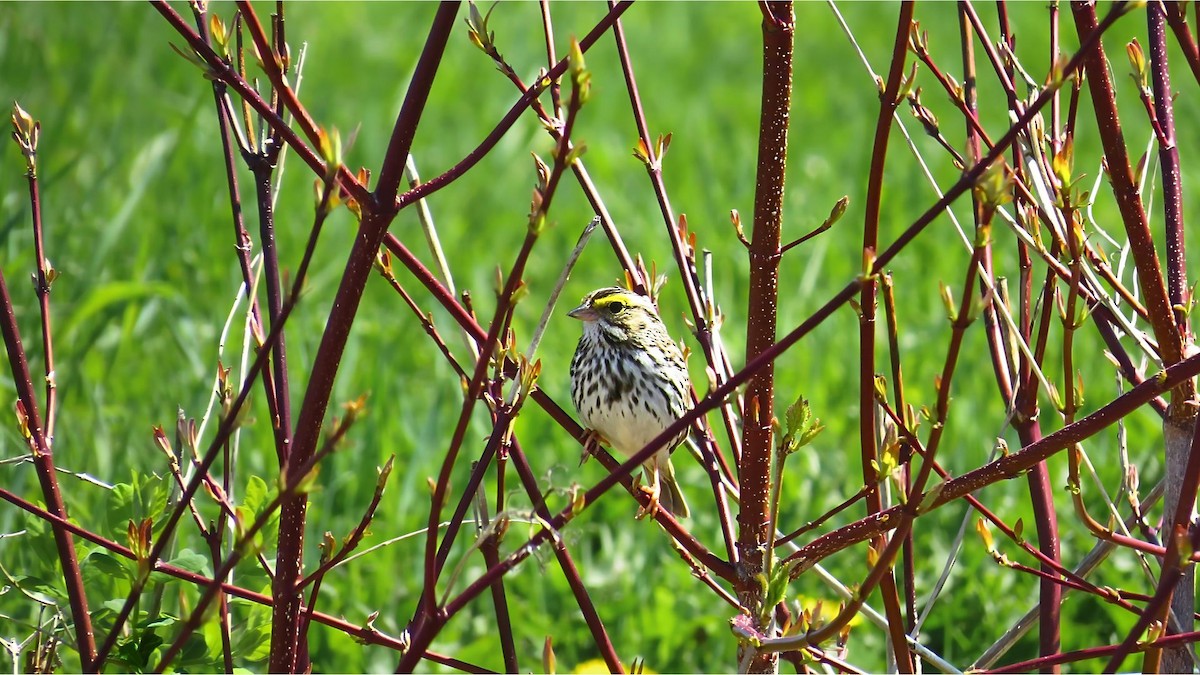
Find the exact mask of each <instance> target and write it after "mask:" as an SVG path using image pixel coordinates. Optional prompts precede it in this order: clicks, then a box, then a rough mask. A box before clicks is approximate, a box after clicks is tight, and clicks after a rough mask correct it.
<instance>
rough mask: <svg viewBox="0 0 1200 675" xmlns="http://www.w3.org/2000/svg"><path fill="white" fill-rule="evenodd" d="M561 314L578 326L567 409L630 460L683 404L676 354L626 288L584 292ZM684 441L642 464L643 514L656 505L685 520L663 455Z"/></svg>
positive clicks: (684, 374) (686, 402)
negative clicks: (570, 406) (575, 304)
mask: <svg viewBox="0 0 1200 675" xmlns="http://www.w3.org/2000/svg"><path fill="white" fill-rule="evenodd" d="M567 316H570V317H572V318H575V319H579V320H580V321H582V322H583V337H581V338H580V339H579V346H578V347H576V348H575V358H573V359H571V400H572V401H573V402H574V403H575V409H576V410H578V411H579V417H580V418H581V420H582V421H583V425H584V426H585V427H588V428H589V429H591V430H592V431H593V432H595V433H596V434H598V435H600V436H602V437H603V438H604V440H606V441H607V442H608V443H609V444H611V445H612V447H613V448H615V449H616V450H618V451H619V452H621V453H622V454H624V455H626V456H631V455H633V454H634V453H636V452H637V451H639V450H641V449H642V448H644V447H646V444H647V443H649V442H650V441H652V440H654V438H655V437H656V436H658V435H659V434H660V433H662V432H663V430H665V429H666V428H667V427H668V426H670V425H671V423H673V422H674V421H675V420H677V419H679V418H680V417H682V416H683V414H684V413H685V412H686V411H687V409H688V408H690V407H691V397H690V396H689V395H688V393H689V390H690V389H691V383H690V381H689V380H688V371H687V364H686V363H684V360H683V355H682V354H680V353H679V348H678V347H677V346H676V345H675V343H674V342H673V341H672V340H671V336H670V334H668V333H667V327H666V326H664V325H663V322H662V320H661V319H659V318H658V312H657V311H656V310H655V309H654V304H653V303H651V302H650V299H649V298H646V297H643V296H641V295H638V294H636V293H634V292H632V291H627V290H625V289H623V288H601V289H599V290H596V291H592V292H591V293H589V294H588V295H587V296H586V297H584V299H583V302H582V303H581V304H580V305H579V306H578V307H576V308H575V309H573V310H571V311H570V312H568V313H567ZM685 438H687V430H686V429H684V430H683V431H682V432H680V434H679V435H678V436H676V437H675V438H674V439H671V440H669V441H668V442H667V443H666V444H665V445H663V446H662V447H661V448H659V450H658V452H656V453H654V455H652V456H651V457H650V459H648V460H646V462H645V464H643V465H642V467H643V472H644V474H645V477H646V483H647V484H648V485H646V486H643V487H642V489H643V490H644V491H645V492H647V493H648V494H649V495H650V508H649V512H650V513H651V515H653V512H654V511H655V510H656V509H657V508H658V507H660V506H661V507H662V508H665V509H666V510H667V511H669V512H671V513H672V514H674V515H675V516H677V517H687V515H688V505H687V502H686V501H684V499H683V493H682V492H680V491H679V485H678V484H677V483H676V482H675V468H674V467H673V466H671V450H673V449H674V448H675V446H677V445H679V443H680V442H682V441H683V440H684V439H685ZM660 485H661V486H665V487H666V489H665V490H660ZM640 515H644V514H640Z"/></svg>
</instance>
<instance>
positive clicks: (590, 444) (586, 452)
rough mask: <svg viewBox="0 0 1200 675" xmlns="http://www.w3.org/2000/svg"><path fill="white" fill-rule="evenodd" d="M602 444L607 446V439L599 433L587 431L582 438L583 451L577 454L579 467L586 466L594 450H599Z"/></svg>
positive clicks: (593, 430)
mask: <svg viewBox="0 0 1200 675" xmlns="http://www.w3.org/2000/svg"><path fill="white" fill-rule="evenodd" d="M602 443H603V444H607V443H608V439H607V438H605V437H604V435H603V434H601V433H600V432H599V431H596V430H595V429H588V430H587V431H586V432H585V433H584V436H583V450H582V451H581V452H580V453H579V466H583V465H584V464H586V463H587V461H588V460H589V459H591V457H592V455H593V454H595V452H596V450H598V449H600V445H601V444H602Z"/></svg>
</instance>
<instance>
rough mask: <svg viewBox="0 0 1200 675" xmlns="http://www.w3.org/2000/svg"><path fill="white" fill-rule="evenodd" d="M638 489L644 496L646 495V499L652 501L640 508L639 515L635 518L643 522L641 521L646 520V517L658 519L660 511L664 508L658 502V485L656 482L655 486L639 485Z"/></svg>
mask: <svg viewBox="0 0 1200 675" xmlns="http://www.w3.org/2000/svg"><path fill="white" fill-rule="evenodd" d="M636 487H637V489H638V490H639V491H641V492H642V494H645V495H646V497H647V498H648V499H649V500H650V501H649V502H647V503H646V505H645V506H642V507H639V508H638V512H637V515H636V516H634V517H635V518H636V519H637V520H641V519H643V518H645V517H646V516H650V517H651V518H655V517H657V516H658V511H659V509H661V508H662V506H661V505H660V504H659V502H658V496H659V486H658V483H657V482H656V483H655V484H654V485H637V486H636Z"/></svg>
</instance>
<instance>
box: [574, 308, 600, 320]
mask: <svg viewBox="0 0 1200 675" xmlns="http://www.w3.org/2000/svg"><path fill="white" fill-rule="evenodd" d="M567 316H569V317H571V318H572V319H579V320H580V321H595V320H596V318H597V317H598V316H599V315H598V314H596V310H594V309H592V308H591V307H588V306H587V305H580V306H578V307H576V308H575V309H573V310H571V311H569V312H567Z"/></svg>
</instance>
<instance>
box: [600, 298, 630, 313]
mask: <svg viewBox="0 0 1200 675" xmlns="http://www.w3.org/2000/svg"><path fill="white" fill-rule="evenodd" d="M626 307H628V305H626V304H625V303H623V302H621V301H620V300H614V301H613V302H610V303H608V304H607V305H605V306H604V308H605V309H607V310H608V313H609V314H612V315H613V316H616V315H618V314H620V313H621V312H624V311H625V308H626Z"/></svg>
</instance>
